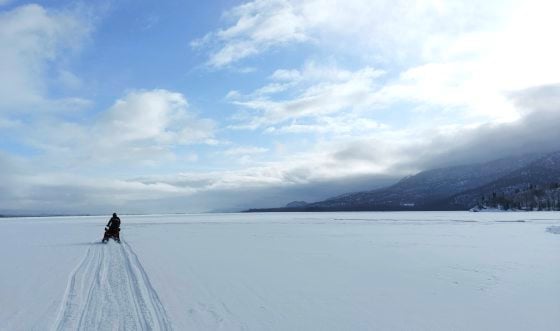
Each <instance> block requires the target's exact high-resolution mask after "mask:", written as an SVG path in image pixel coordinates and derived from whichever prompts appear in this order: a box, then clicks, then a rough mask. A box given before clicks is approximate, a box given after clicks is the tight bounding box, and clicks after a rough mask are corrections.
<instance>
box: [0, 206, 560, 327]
mask: <svg viewBox="0 0 560 331" xmlns="http://www.w3.org/2000/svg"><path fill="white" fill-rule="evenodd" d="M121 219H122V234H121V236H122V239H123V244H121V245H119V244H116V243H114V242H110V243H109V244H107V245H102V244H99V241H100V240H101V237H102V234H103V227H104V225H105V223H106V222H107V220H108V216H107V217H51V218H18V219H0V233H1V234H2V237H3V240H2V242H0V262H1V264H2V269H1V272H0V307H2V309H0V329H1V330H29V329H37V330H45V329H59V330H75V329H91V330H99V329H115V330H119V329H121V330H136V329H175V330H218V329H221V330H475V329H476V330H558V328H559V327H560V322H559V321H558V316H559V315H560V213H558V212H531V213H513V212H512V213H468V212H395V213H389V212H376V213H373V212H372V213H369V212H355V213H350V212H348V213H270V214H197V215H152V216H126V215H124V216H121Z"/></svg>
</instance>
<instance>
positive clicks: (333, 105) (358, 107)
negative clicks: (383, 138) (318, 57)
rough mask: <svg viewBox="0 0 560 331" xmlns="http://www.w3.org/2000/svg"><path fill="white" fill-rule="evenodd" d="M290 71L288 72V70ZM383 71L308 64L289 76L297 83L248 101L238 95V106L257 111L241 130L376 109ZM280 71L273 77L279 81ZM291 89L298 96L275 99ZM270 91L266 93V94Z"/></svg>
mask: <svg viewBox="0 0 560 331" xmlns="http://www.w3.org/2000/svg"><path fill="white" fill-rule="evenodd" d="M285 72H288V71H285ZM381 75H383V72H382V71H380V70H375V69H373V68H370V67H366V68H363V69H361V70H357V71H353V72H352V71H346V70H340V69H338V68H336V67H331V66H326V67H320V66H317V65H315V64H314V63H311V64H308V65H306V66H305V68H304V69H303V70H302V71H301V72H297V74H296V71H293V70H292V71H290V75H289V77H292V78H291V79H296V80H295V81H291V82H290V81H286V80H287V77H288V76H286V75H284V77H283V78H282V79H283V80H284V81H285V82H284V83H283V84H278V85H274V84H273V85H271V84H267V85H265V86H264V87H261V88H259V89H257V90H256V91H255V92H253V93H251V94H249V95H248V96H246V97H245V98H241V97H240V96H239V95H237V97H238V100H234V101H233V102H234V104H236V105H238V106H241V107H243V108H246V109H249V110H253V111H256V114H253V115H251V116H250V118H249V119H246V121H248V123H245V124H242V125H241V126H240V127H247V128H257V127H267V126H270V125H274V124H278V123H282V122H285V121H287V120H294V119H300V118H320V117H322V116H326V115H329V114H335V113H340V112H343V111H347V112H356V111H358V112H359V111H362V110H368V109H371V108H373V107H374V106H375V105H376V103H377V100H376V98H375V94H374V93H375V91H377V89H378V88H379V87H378V84H377V82H376V80H377V78H379V77H380V76H381ZM277 77H278V71H277V72H275V73H274V74H273V75H272V78H273V79H277ZM288 88H291V89H292V91H295V93H297V96H296V97H294V98H292V99H285V100H272V99H270V98H269V95H270V94H273V93H276V92H280V91H284V90H286V89H288ZM265 92H266V93H265Z"/></svg>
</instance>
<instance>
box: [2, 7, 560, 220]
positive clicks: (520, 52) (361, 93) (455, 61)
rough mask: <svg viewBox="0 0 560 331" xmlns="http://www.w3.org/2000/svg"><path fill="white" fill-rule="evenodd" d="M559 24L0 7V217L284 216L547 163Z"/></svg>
mask: <svg viewBox="0 0 560 331" xmlns="http://www.w3.org/2000/svg"><path fill="white" fill-rule="evenodd" d="M558 9H560V8H558V5H556V4H554V3H553V2H550V1H544V0H543V1H521V0H520V1H453V0H450V1H439V0H418V1H381V0H380V1H369V0H368V1H366V0H346V1H338V0H305V1H292V0H254V1H210V2H196V1H163V2H156V1H132V0H131V1H96V2H74V1H73V2H68V1H42V2H37V3H33V2H25V1H15V0H11V1H10V0H7V1H6V0H0V70H1V72H2V76H1V77H0V170H2V172H1V174H0V180H2V182H3V183H4V185H3V187H2V188H0V212H2V211H4V212H20V213H25V212H61V213H75V212H82V213H98V212H109V211H112V210H113V209H118V210H119V211H123V212H183V211H206V210H235V209H242V208H247V207H251V206H277V205H282V204H285V203H286V202H289V201H292V200H308V201H313V200H317V199H323V198H326V197H329V196H332V195H336V194H340V193H344V192H346V191H349V190H360V189H371V188H374V187H378V186H380V185H386V184H388V183H390V182H391V181H394V180H395V179H396V178H399V177H400V176H404V175H409V174H413V173H415V172H418V171H421V170H423V169H427V168H431V167H436V166H444V165H449V164H459V163H469V162H478V161H483V160H487V159H491V158H495V157H500V156H506V155H510V154H512V153H519V152H520V151H519V150H518V148H516V146H519V145H523V146H524V147H525V148H526V149H530V150H541V149H543V148H544V149H547V150H553V149H555V148H557V147H558V145H557V143H550V142H551V141H557V139H556V136H554V135H553V134H554V132H551V130H541V129H540V128H543V127H548V126H549V125H550V124H551V123H555V121H557V120H558V118H557V117H555V116H557V114H558V111H557V110H558V108H557V104H558V93H557V90H558V89H557V85H558V83H559V82H560V67H559V66H558V65H557V59H558V58H559V57H560V47H559V46H558V45H557V43H556V42H554V41H555V39H556V37H557V36H556V33H557V31H558V30H559V29H560V26H559V25H560V23H558V20H557V19H556V17H555V15H554V13H556V12H557V10H558ZM543 91H544V92H543ZM535 119H540V121H541V122H538V121H537V122H535V121H534V120H535ZM528 123H531V128H528V127H527V126H528V125H529V124H528ZM552 131H554V130H552ZM512 132H519V135H518V136H517V137H516V140H517V144H512V143H511V141H510V140H511V139H510V137H511V133H512ZM551 135H553V136H551ZM488 137H491V139H492V141H491V143H488V141H487V139H489V138H488ZM526 149H525V150H526Z"/></svg>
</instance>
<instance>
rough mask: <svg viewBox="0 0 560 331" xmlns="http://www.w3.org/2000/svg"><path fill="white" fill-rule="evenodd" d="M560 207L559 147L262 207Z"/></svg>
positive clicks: (543, 208)
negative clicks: (375, 186) (385, 184)
mask: <svg viewBox="0 0 560 331" xmlns="http://www.w3.org/2000/svg"><path fill="white" fill-rule="evenodd" d="M490 208H492V209H519V210H557V209H560V151H557V152H554V153H549V154H539V153H532V154H525V155H516V156H511V157H508V158H502V159H498V160H494V161H490V162H485V163H477V164H468V165H460V166H452V167H445V168H438V169H431V170H426V171H422V172H420V173H418V174H416V175H413V176H408V177H405V178H403V179H401V180H400V181H399V182H397V183H396V184H394V185H391V186H388V187H385V188H380V189H375V190H371V191H362V192H354V193H347V194H343V195H340V196H336V197H333V198H329V199H326V200H323V201H318V202H313V203H305V202H302V201H297V202H292V203H289V204H288V205H287V206H285V207H280V208H266V209H250V210H248V212H265V211H397V210H469V209H473V210H475V211H476V210H483V209H490Z"/></svg>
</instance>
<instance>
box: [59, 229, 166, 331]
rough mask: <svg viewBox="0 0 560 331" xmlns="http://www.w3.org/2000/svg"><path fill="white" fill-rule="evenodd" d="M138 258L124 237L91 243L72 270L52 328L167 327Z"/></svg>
mask: <svg viewBox="0 0 560 331" xmlns="http://www.w3.org/2000/svg"><path fill="white" fill-rule="evenodd" d="M171 329H172V327H171V323H170V321H169V318H168V317H167V313H166V311H165V309H164V307H163V305H162V304H161V302H160V300H159V298H158V295H157V293H156V291H155V290H154V288H153V287H152V285H151V283H150V281H149V279H148V275H147V274H146V272H145V271H144V268H143V267H142V265H141V263H140V261H139V260H138V257H137V256H136V254H135V253H134V251H133V250H132V248H131V247H130V245H128V244H127V243H126V242H125V241H122V244H120V245H119V244H117V243H115V242H113V241H112V240H110V241H109V243H107V244H92V245H91V247H89V249H88V251H87V253H86V255H85V257H84V259H83V260H82V261H81V262H80V263H79V264H78V266H77V267H76V269H75V270H74V271H73V272H72V273H71V275H70V278H69V280H68V286H67V289H66V294H65V298H64V300H63V301H62V306H61V309H60V312H59V315H58V318H57V322H56V324H55V326H54V330H171Z"/></svg>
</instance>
